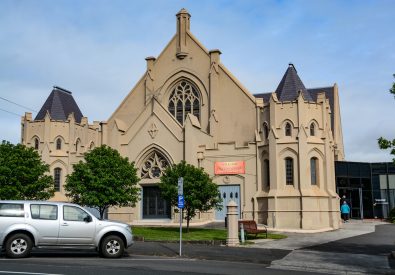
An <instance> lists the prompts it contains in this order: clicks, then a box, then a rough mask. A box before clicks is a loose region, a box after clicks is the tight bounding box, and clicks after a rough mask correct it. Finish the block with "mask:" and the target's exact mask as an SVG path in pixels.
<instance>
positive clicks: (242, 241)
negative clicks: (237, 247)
mask: <svg viewBox="0 0 395 275" xmlns="http://www.w3.org/2000/svg"><path fill="white" fill-rule="evenodd" d="M240 239H241V243H244V242H245V238H244V225H243V224H240Z"/></svg>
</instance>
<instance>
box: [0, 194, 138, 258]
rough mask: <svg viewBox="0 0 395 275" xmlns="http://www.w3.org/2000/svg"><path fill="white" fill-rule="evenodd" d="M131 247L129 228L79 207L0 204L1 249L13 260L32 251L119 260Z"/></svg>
mask: <svg viewBox="0 0 395 275" xmlns="http://www.w3.org/2000/svg"><path fill="white" fill-rule="evenodd" d="M132 243H133V236H132V230H131V228H130V226H129V225H128V224H125V223H120V222H113V221H107V220H99V219H97V218H96V217H95V216H94V215H92V214H91V213H89V212H88V211H86V210H85V209H84V208H82V207H81V206H79V205H76V204H71V203H62V202H44V201H1V200H0V249H1V250H5V253H6V255H7V256H8V257H10V258H23V257H27V256H29V254H30V252H31V250H32V248H33V247H37V248H61V249H65V248H78V249H96V250H97V251H99V253H100V255H101V256H103V257H106V258H119V257H121V256H122V255H123V253H124V249H125V247H129V246H131V245H132Z"/></svg>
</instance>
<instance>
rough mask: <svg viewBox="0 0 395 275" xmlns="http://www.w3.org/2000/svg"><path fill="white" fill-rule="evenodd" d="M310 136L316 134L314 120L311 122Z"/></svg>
mask: <svg viewBox="0 0 395 275" xmlns="http://www.w3.org/2000/svg"><path fill="white" fill-rule="evenodd" d="M310 136H315V125H314V122H312V123H311V124H310Z"/></svg>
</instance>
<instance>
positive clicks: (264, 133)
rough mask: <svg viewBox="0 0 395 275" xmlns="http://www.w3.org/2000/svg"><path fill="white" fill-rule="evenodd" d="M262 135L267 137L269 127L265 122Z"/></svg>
mask: <svg viewBox="0 0 395 275" xmlns="http://www.w3.org/2000/svg"><path fill="white" fill-rule="evenodd" d="M263 136H264V137H265V138H266V139H267V138H268V137H269V127H268V126H267V124H266V123H264V124H263Z"/></svg>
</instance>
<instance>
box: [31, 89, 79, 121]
mask: <svg viewBox="0 0 395 275" xmlns="http://www.w3.org/2000/svg"><path fill="white" fill-rule="evenodd" d="M47 112H48V113H49V115H50V116H51V118H52V119H55V120H63V121H66V120H67V117H68V116H69V114H71V113H74V118H75V121H76V122H78V123H80V122H81V118H82V117H83V115H82V113H81V110H80V108H79V107H78V105H77V103H76V102H75V100H74V98H73V96H72V95H71V92H70V91H68V90H65V89H63V88H60V87H58V86H54V87H53V90H52V92H51V94H50V95H49V96H48V98H47V100H46V101H45V103H44V105H43V106H42V107H41V109H40V111H39V112H38V114H37V116H36V118H35V119H34V120H43V119H44V118H45V115H46V114H47Z"/></svg>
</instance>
